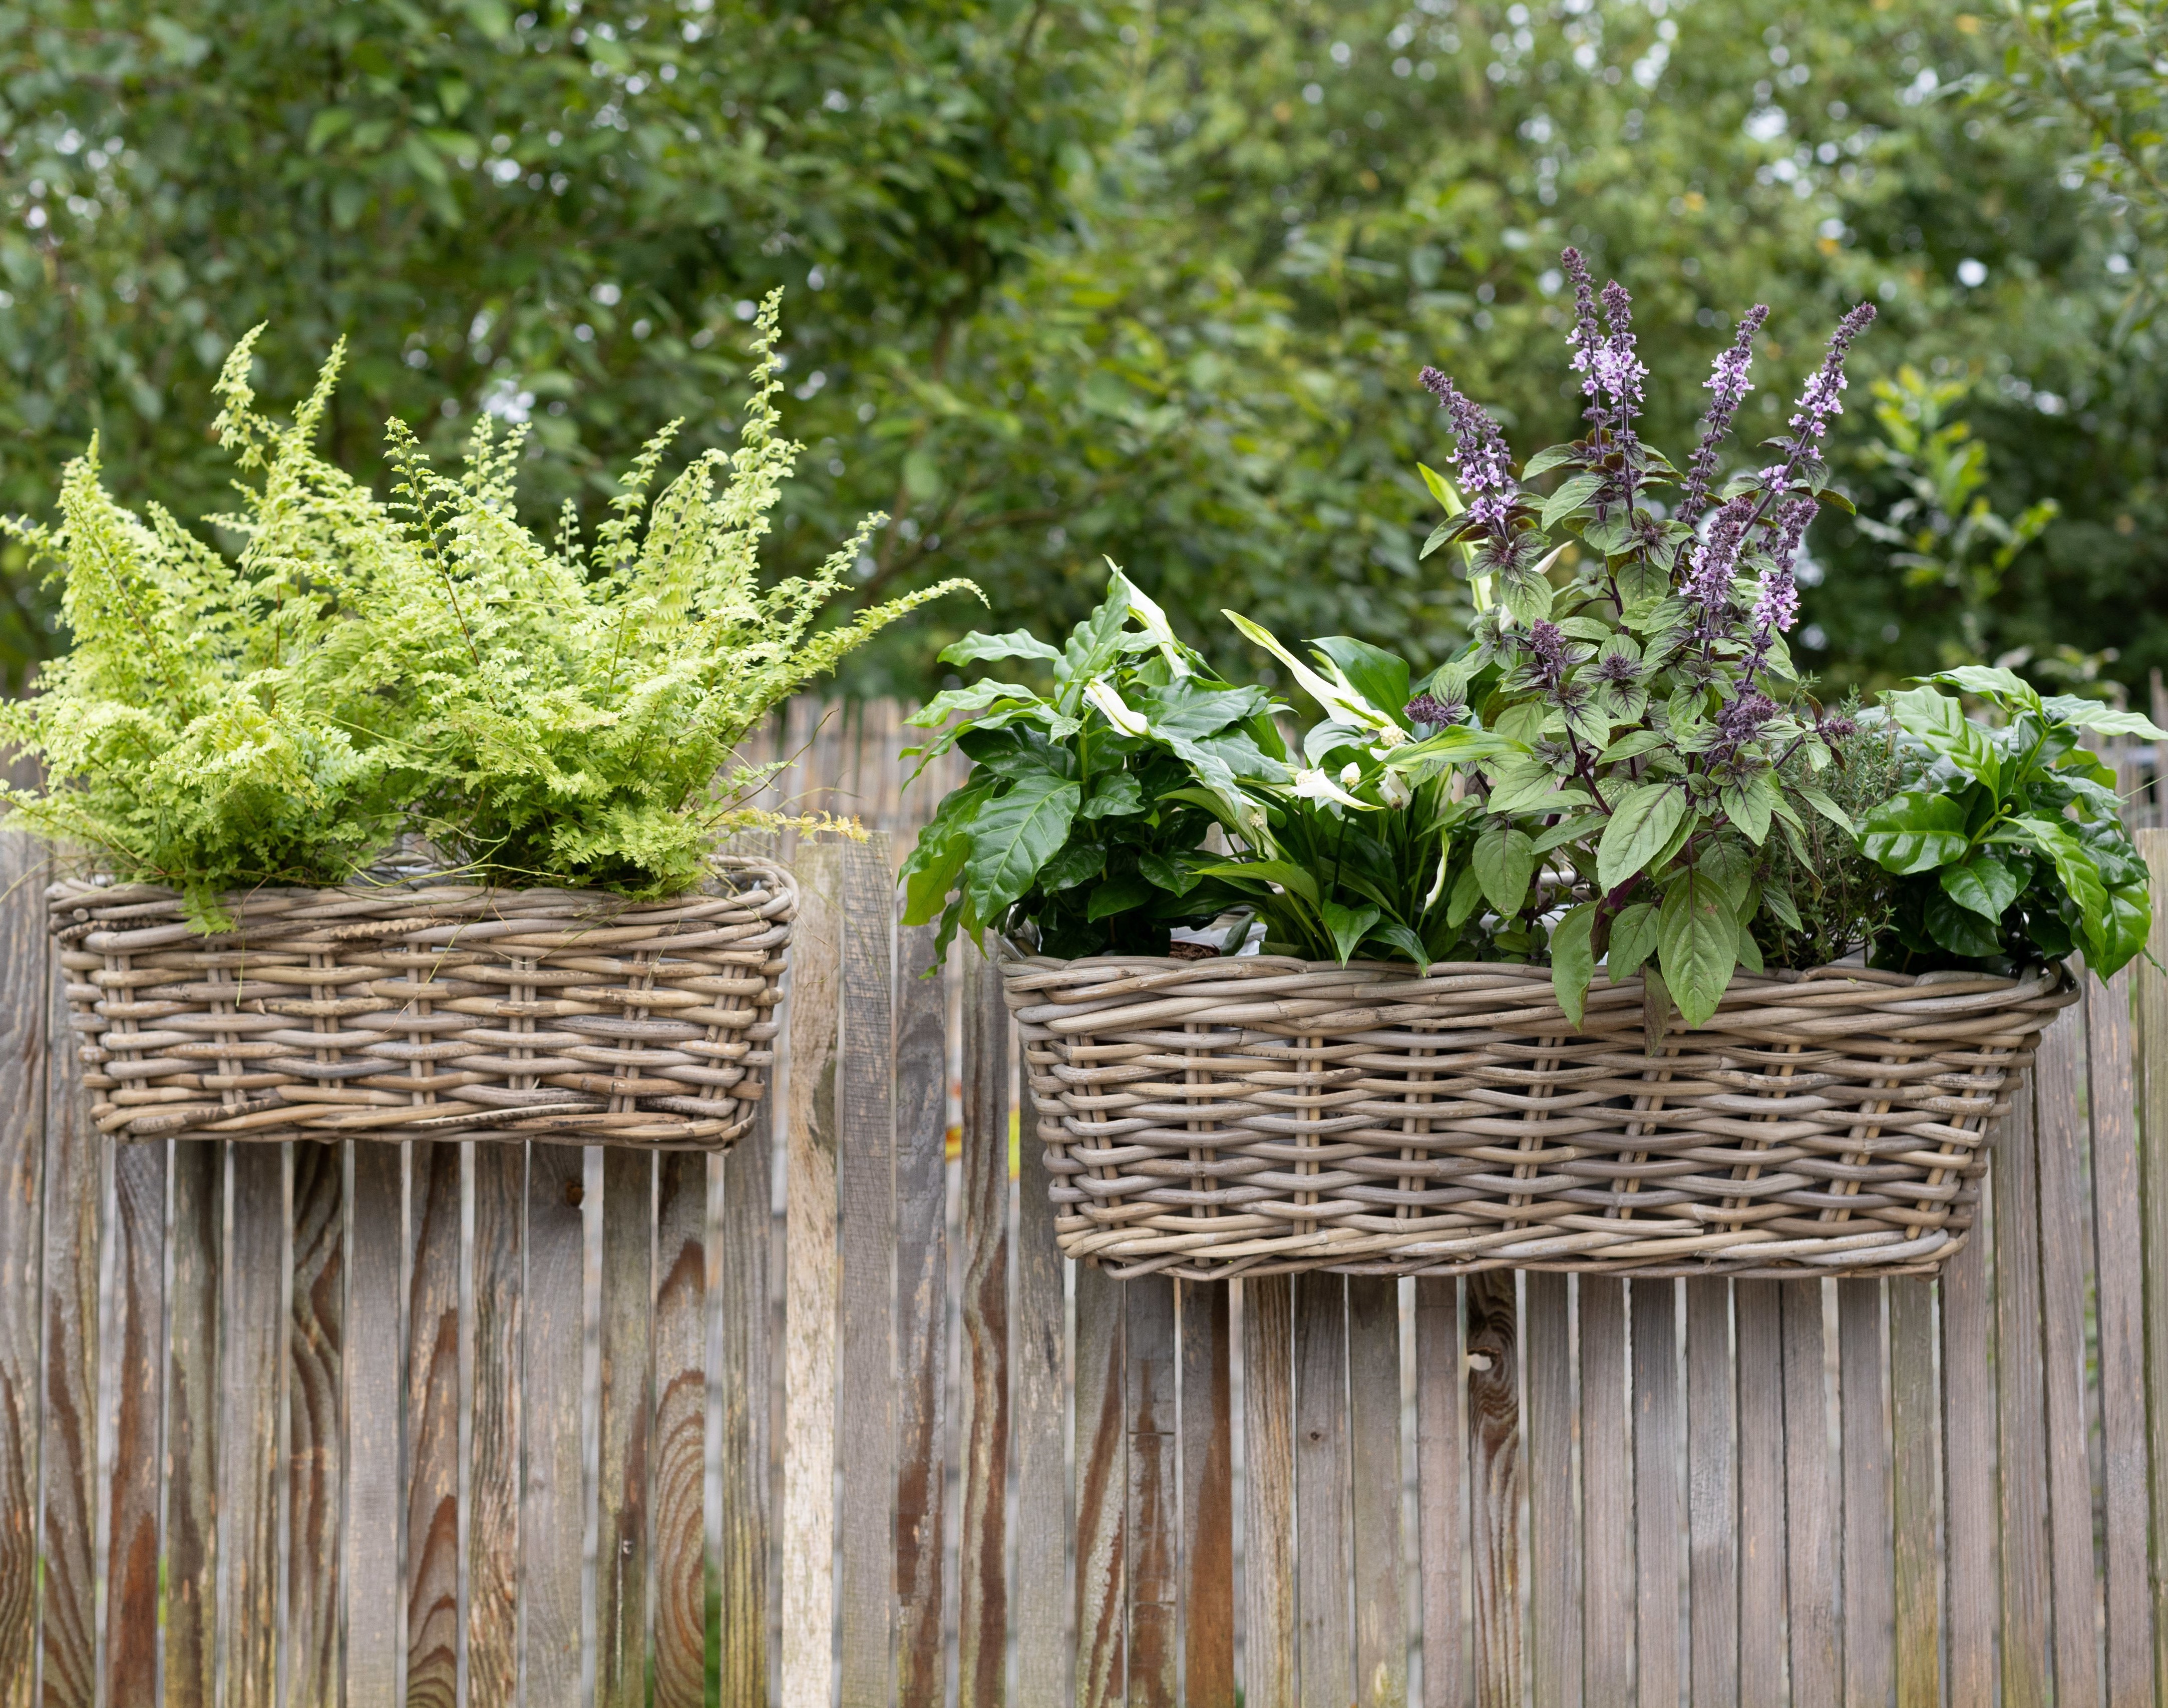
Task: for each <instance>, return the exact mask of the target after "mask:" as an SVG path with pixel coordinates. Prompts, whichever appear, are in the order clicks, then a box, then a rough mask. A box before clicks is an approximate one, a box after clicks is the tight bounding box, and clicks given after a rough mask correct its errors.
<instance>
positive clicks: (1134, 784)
mask: <svg viewBox="0 0 2168 1708" xmlns="http://www.w3.org/2000/svg"><path fill="white" fill-rule="evenodd" d="M1144 810H1145V790H1144V785H1143V784H1142V783H1141V782H1138V781H1137V775H1136V773H1135V772H1133V771H1113V772H1108V773H1107V774H1106V775H1105V776H1103V777H1101V778H1100V779H1099V780H1098V781H1097V782H1095V783H1093V784H1092V798H1091V799H1089V800H1087V802H1085V803H1084V807H1083V810H1082V811H1081V812H1080V813H1079V814H1077V816H1078V817H1079V818H1082V819H1108V818H1121V817H1125V816H1127V815H1128V814H1131V813H1141V812H1143V811H1144Z"/></svg>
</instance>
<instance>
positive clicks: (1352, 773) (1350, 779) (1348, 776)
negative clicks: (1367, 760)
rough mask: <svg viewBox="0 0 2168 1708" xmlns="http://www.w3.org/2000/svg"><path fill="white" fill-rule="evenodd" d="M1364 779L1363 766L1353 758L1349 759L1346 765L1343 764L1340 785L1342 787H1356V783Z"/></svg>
mask: <svg viewBox="0 0 2168 1708" xmlns="http://www.w3.org/2000/svg"><path fill="white" fill-rule="evenodd" d="M1362 781H1363V767H1362V766H1359V765H1358V764H1356V762H1355V761H1353V760H1352V759H1351V760H1349V761H1347V764H1345V765H1343V766H1341V767H1340V787H1341V788H1354V787H1355V785H1356V784H1357V783H1358V782H1362Z"/></svg>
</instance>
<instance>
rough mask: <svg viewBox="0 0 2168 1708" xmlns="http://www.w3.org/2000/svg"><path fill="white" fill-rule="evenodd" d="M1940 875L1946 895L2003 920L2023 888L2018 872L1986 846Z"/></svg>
mask: <svg viewBox="0 0 2168 1708" xmlns="http://www.w3.org/2000/svg"><path fill="white" fill-rule="evenodd" d="M1941 878H1942V893H1943V894H1945V895H1947V896H1948V897H1949V899H1951V900H1952V901H1953V902H1955V903H1956V904H1958V906H1959V907H1963V908H1969V909H1971V910H1972V911H1973V912H1974V913H1976V914H1978V915H1979V916H1980V917H1981V918H1982V919H1985V920H2001V917H2002V915H2004V913H2005V912H2006V911H2007V910H2008V909H2009V906H2010V904H2011V903H2012V902H2013V901H2015V900H2017V892H2018V891H2019V890H2021V889H2022V888H2024V885H2023V884H2022V883H2020V882H2019V881H2018V878H2017V873H2014V872H2012V871H2011V869H2010V867H2008V866H2006V864H2004V863H2003V862H2001V860H1999V859H1997V858H1996V857H1995V856H1994V855H1992V854H1990V853H1989V852H1988V851H1986V850H1985V848H1982V849H1980V850H1979V851H1976V852H1975V853H1974V855H1973V857H1972V858H1971V859H1969V860H1968V861H1966V862H1965V863H1964V864H1963V865H1962V866H1945V867H1942V873H1941ZM1985 952H1986V951H1983V953H1985Z"/></svg>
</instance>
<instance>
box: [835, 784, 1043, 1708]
mask: <svg viewBox="0 0 2168 1708" xmlns="http://www.w3.org/2000/svg"><path fill="white" fill-rule="evenodd" d="M861 751H862V752H863V750H861ZM842 961H843V975H842V1005H843V1012H842V1034H843V1037H842V1049H843V1057H842V1105H843V1106H842V1122H841V1124H840V1125H841V1147H840V1148H839V1150H838V1152H837V1191H838V1193H839V1195H840V1199H841V1204H842V1208H841V1212H840V1217H841V1223H842V1259H841V1265H842V1266H841V1271H840V1275H839V1279H838V1286H839V1289H840V1294H841V1298H842V1342H841V1346H840V1349H839V1350H840V1358H841V1363H842V1382H843V1392H845V1393H847V1394H848V1395H849V1396H850V1403H848V1405H846V1406H844V1407H843V1408H842V1410H841V1412H840V1413H839V1414H838V1417H837V1433H838V1435H839V1437H840V1443H839V1445H841V1448H842V1472H843V1475H842V1511H841V1512H840V1513H839V1514H837V1530H838V1533H839V1535H840V1536H841V1538H842V1548H843V1567H842V1584H841V1588H840V1590H839V1594H840V1595H841V1597H842V1619H843V1650H842V1704H843V1708H884V1705H885V1704H886V1702H887V1701H888V1696H889V1674H890V1670H891V1668H892V1666H893V1664H894V1663H893V1658H892V1655H891V1652H890V1651H891V1647H892V1644H893V1642H894V1630H893V1626H894V1602H895V1538H894V1534H893V1530H892V1523H891V1519H890V1509H891V1508H892V1506H893V1504H894V1502H895V1375H896V1371H895V1292H894V1285H895V1067H896V1056H895V886H894V884H893V883H891V882H890V876H889V866H888V837H887V836H886V835H885V834H884V833H882V832H879V831H876V832H874V837H873V840H872V841H871V842H854V843H850V844H848V845H846V846H845V847H844V850H843V947H842ZM1004 1160H1006V1159H1004ZM1007 1172H1008V1171H1007V1169H1006V1168H1004V1169H1003V1170H1002V1186H1003V1187H1004V1188H1006V1187H1007V1184H1008V1180H1007ZM1002 1209H1003V1210H1004V1212H1006V1211H1007V1191H1004V1192H1003V1194H1002ZM1002 1280H1003V1282H1004V1283H1005V1284H1006V1282H1007V1276H1003V1277H1002Z"/></svg>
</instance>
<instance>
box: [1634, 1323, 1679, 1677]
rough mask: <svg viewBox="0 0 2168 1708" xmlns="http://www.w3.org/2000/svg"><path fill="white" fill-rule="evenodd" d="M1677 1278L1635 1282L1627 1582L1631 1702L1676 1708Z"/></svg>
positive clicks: (1677, 1623) (1677, 1565)
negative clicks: (1630, 1585)
mask: <svg viewBox="0 0 2168 1708" xmlns="http://www.w3.org/2000/svg"><path fill="white" fill-rule="evenodd" d="M1678 1354H1679V1323H1678V1284H1677V1283H1676V1282H1675V1281H1635V1282H1634V1672H1635V1675H1636V1678H1637V1679H1638V1681H1639V1695H1638V1696H1637V1697H1636V1699H1635V1700H1637V1701H1639V1703H1640V1704H1642V1705H1643V1708H1678V1700H1679V1689H1680V1686H1681V1684H1682V1683H1683V1682H1684V1675H1683V1674H1682V1672H1681V1670H1680V1657H1679V1635H1680V1624H1681V1620H1680V1614H1681V1611H1682V1610H1681V1608H1680V1606H1679V1578H1680V1567H1681V1566H1682V1564H1683V1563H1684V1562H1682V1560H1681V1559H1680V1557H1679V1530H1680V1520H1681V1517H1682V1514H1681V1511H1680V1499H1679V1493H1680V1490H1679V1457H1678V1454H1679V1446H1680V1440H1679V1430H1680V1426H1681V1425H1682V1424H1684V1422H1685V1421H1686V1409H1685V1408H1684V1407H1683V1406H1682V1405H1681V1404H1680V1403H1679V1361H1678Z"/></svg>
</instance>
